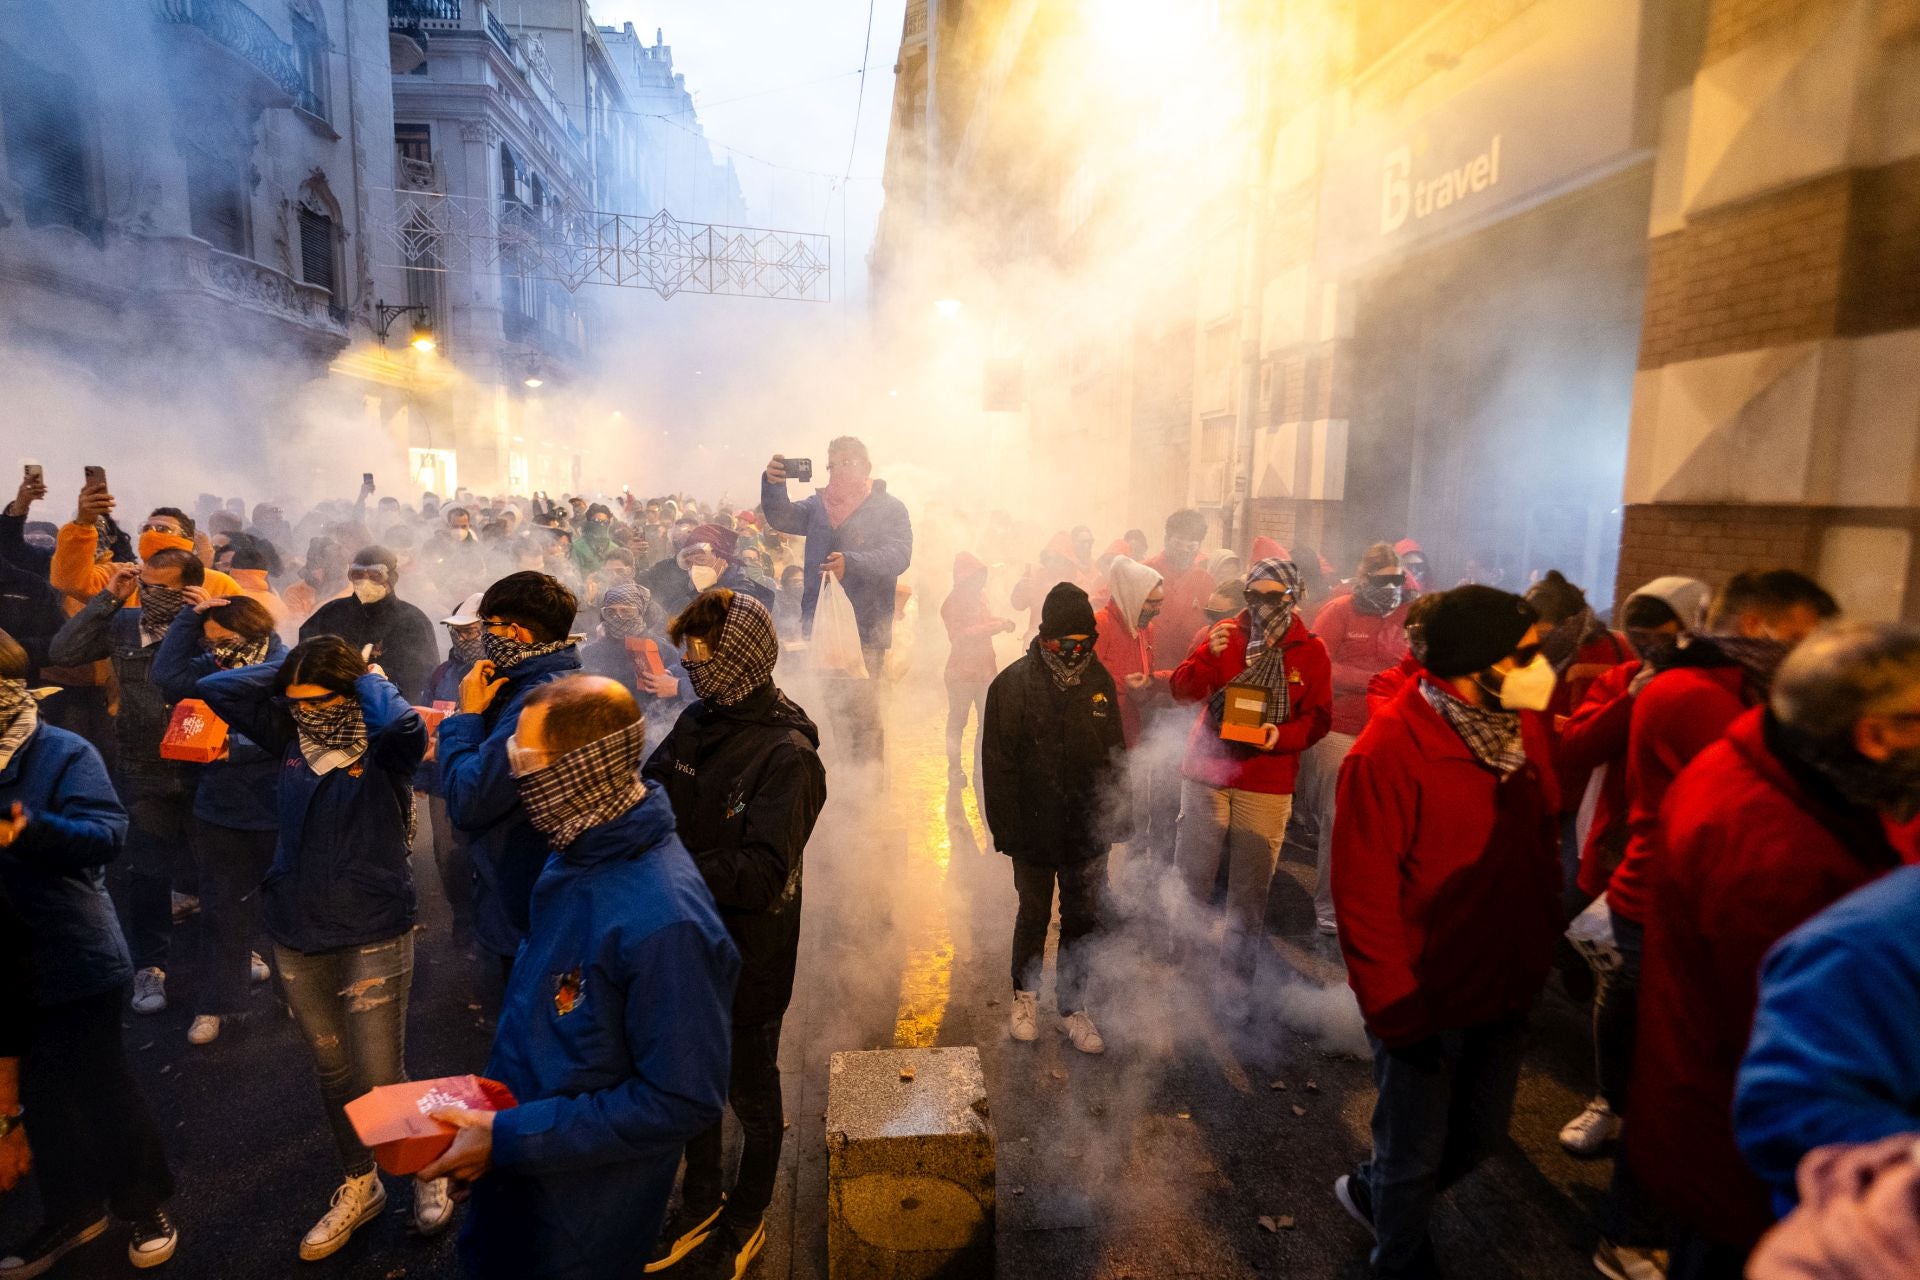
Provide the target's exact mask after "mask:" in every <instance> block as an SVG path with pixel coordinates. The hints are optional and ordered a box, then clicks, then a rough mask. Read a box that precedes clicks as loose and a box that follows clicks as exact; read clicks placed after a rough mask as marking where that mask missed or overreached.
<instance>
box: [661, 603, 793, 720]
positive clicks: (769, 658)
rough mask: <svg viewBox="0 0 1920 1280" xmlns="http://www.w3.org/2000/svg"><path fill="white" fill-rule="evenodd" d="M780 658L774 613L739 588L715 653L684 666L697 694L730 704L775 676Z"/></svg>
mask: <svg viewBox="0 0 1920 1280" xmlns="http://www.w3.org/2000/svg"><path fill="white" fill-rule="evenodd" d="M779 658H780V641H779V639H778V637H777V636H776V635H775V634H774V630H773V615H772V614H770V613H768V612H767V607H766V606H765V605H763V604H761V603H760V602H759V601H758V600H755V599H754V598H753V597H752V596H750V595H747V594H746V593H745V592H741V591H736V592H734V593H733V602H732V603H731V604H729V605H728V606H727V619H726V621H725V622H724V623H722V624H721V626H720V637H719V639H718V640H717V641H715V643H714V646H713V656H712V657H711V658H708V659H706V660H704V661H696V660H695V659H692V658H687V659H685V660H684V662H683V665H685V667H686V669H687V679H688V680H690V681H691V682H692V683H693V692H694V695H695V696H696V697H698V698H700V699H701V700H702V701H704V702H711V703H714V704H716V705H718V706H722V707H730V706H733V705H734V704H735V703H737V702H741V701H743V700H745V698H746V696H747V695H748V694H750V693H752V692H753V691H754V690H755V689H758V688H759V687H760V686H761V685H763V684H765V683H767V681H769V680H771V679H773V664H774V663H775V662H777V661H779Z"/></svg>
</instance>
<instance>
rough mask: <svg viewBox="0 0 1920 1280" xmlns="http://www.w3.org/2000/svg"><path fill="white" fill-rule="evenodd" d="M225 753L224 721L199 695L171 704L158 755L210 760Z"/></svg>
mask: <svg viewBox="0 0 1920 1280" xmlns="http://www.w3.org/2000/svg"><path fill="white" fill-rule="evenodd" d="M226 754H227V722H226V721H225V720H222V719H221V718H220V717H219V716H217V715H215V714H213V711H212V709H211V708H209V707H208V706H207V704H206V703H204V702H202V701H200V699H198V698H182V699H181V700H180V701H179V702H176V703H175V704H174V705H173V719H171V720H169V721H168V722H167V732H166V734H165V736H163V737H162V738H161V739H160V758H161V759H163V760H187V761H191V762H192V763H194V764H211V763H212V762H213V761H215V760H218V759H219V758H220V757H222V756H224V755H226Z"/></svg>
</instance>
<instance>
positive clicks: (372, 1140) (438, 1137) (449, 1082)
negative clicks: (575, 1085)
mask: <svg viewBox="0 0 1920 1280" xmlns="http://www.w3.org/2000/svg"><path fill="white" fill-rule="evenodd" d="M515 1105H517V1100H516V1099H515V1098H514V1096H513V1092H512V1091H511V1090H510V1089H508V1088H507V1086H505V1085H503V1084H501V1083H500V1082H499V1081H498V1080H488V1079H486V1078H485V1077H483V1076H441V1077H440V1078H439V1079H437V1080H409V1081H407V1082H406V1083H404V1084H383V1085H380V1086H379V1087H377V1088H374V1089H369V1090H368V1091H367V1092H366V1093H363V1094H361V1095H360V1096H359V1097H357V1098H355V1099H354V1100H353V1101H352V1102H349V1103H348V1104H347V1119H348V1120H350V1121H352V1122H353V1131H354V1132H355V1133H357V1134H359V1135H360V1141H362V1142H364V1143H366V1144H367V1146H368V1147H369V1148H371V1149H372V1151H373V1158H374V1161H375V1162H376V1163H377V1164H378V1165H379V1166H380V1167H381V1168H382V1169H385V1170H386V1171H387V1172H388V1173H391V1174H394V1175H395V1176H401V1175H405V1174H411V1173H418V1172H420V1170H422V1169H424V1168H426V1167H427V1166H428V1165H430V1164H432V1163H433V1162H434V1161H435V1160H438V1159H439V1158H440V1156H441V1154H442V1153H443V1152H445V1151H446V1149H447V1148H448V1147H450V1146H452V1145H453V1133H454V1129H453V1126H452V1125H450V1124H442V1123H441V1122H440V1121H438V1120H435V1119H433V1113H434V1112H436V1111H506V1110H509V1109H510V1108H512V1107H514V1106H515Z"/></svg>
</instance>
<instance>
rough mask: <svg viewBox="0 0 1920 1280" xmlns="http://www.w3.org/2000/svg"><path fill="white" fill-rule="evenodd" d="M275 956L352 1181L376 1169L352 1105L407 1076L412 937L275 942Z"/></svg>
mask: <svg viewBox="0 0 1920 1280" xmlns="http://www.w3.org/2000/svg"><path fill="white" fill-rule="evenodd" d="M273 956H274V964H273V967H274V971H275V972H276V973H277V974H279V976H280V990H281V991H282V992H283V993H284V994H285V996H286V999H287V1006H288V1007H289V1008H291V1009H292V1010H293V1018H294V1021H295V1022H297V1023H299V1024H300V1034H301V1035H303V1036H305V1037H306V1038H307V1045H308V1047H309V1048H311V1049H312V1050H313V1066H314V1070H315V1072H316V1073H317V1074H318V1075H319V1077H320V1096H321V1098H322V1100H323V1101H325V1103H326V1107H327V1123H328V1124H329V1125H330V1126H332V1128H333V1143H334V1146H335V1147H337V1148H338V1149H339V1152H340V1164H341V1167H342V1168H343V1169H344V1170H345V1172H346V1175H347V1176H348V1177H350V1178H352V1177H359V1176H360V1175H361V1174H364V1173H370V1172H372V1170H373V1156H372V1155H371V1154H370V1153H369V1152H368V1151H367V1149H366V1147H365V1146H363V1145H362V1144H361V1142H360V1137H359V1135H358V1134H356V1133H354V1131H353V1122H352V1121H350V1120H348V1119H347V1104H348V1103H349V1102H351V1101H353V1100H354V1099H355V1098H357V1097H359V1096H360V1095H361V1094H363V1093H365V1092H366V1091H367V1090H369V1089H371V1088H373V1087H374V1086H375V1085H382V1084H398V1083H399V1082H400V1081H402V1080H405V1079H406V1078H407V991H408V988H410V987H411V986H412V985H413V934H412V933H411V932H408V933H403V934H401V935H400V936H399V937H397V938H388V939H387V940H386V941H384V942H370V943H367V944H366V945H365V946H359V947H340V948H337V949H335V950H332V951H294V950H291V949H289V948H287V947H283V946H280V945H279V944H277V943H276V944H275V945H274V948H273Z"/></svg>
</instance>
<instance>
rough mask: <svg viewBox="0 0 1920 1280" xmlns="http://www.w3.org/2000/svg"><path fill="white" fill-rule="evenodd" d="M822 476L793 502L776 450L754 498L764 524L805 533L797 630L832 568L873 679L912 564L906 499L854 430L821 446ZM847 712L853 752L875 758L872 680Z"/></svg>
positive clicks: (878, 735)
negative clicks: (883, 476) (878, 476)
mask: <svg viewBox="0 0 1920 1280" xmlns="http://www.w3.org/2000/svg"><path fill="white" fill-rule="evenodd" d="M827 476H828V480H827V484H826V485H825V487H823V488H819V489H816V490H815V491H814V494H813V496H812V497H810V498H802V499H801V500H800V501H799V502H794V501H793V500H791V499H790V498H788V497H787V479H788V474H787V460H786V458H785V457H784V456H782V455H781V454H777V453H776V454H774V455H773V458H772V460H771V461H770V462H768V463H767V470H766V474H765V475H764V476H763V477H762V478H761V482H760V505H761V508H762V510H764V511H765V512H766V513H767V523H768V525H770V526H772V527H773V528H774V529H776V530H778V531H779V532H781V533H791V534H798V535H799V536H801V537H803V538H805V539H806V540H807V558H806V593H805V594H804V595H803V596H802V597H801V600H800V625H801V628H802V630H803V631H804V632H805V633H806V634H807V635H809V636H810V635H812V634H813V612H814V609H815V608H816V607H817V606H818V604H819V602H820V583H821V578H822V577H823V576H824V575H826V574H832V575H833V576H834V577H835V578H836V579H838V580H839V582H840V585H841V586H842V587H844V588H845V589H846V593H847V599H848V600H849V601H851V602H852V604H853V616H854V619H855V621H856V622H858V623H859V626H860V647H861V649H863V650H864V651H865V654H866V660H867V678H868V680H869V681H870V682H872V681H877V680H879V679H880V675H881V672H882V670H883V669H884V668H885V665H886V657H887V650H888V649H890V648H892V647H893V604H894V588H895V586H896V585H897V584H898V582H899V580H900V575H901V574H903V573H905V572H906V571H907V568H908V566H909V565H911V564H912V563H913V523H912V521H911V520H910V519H908V516H907V508H906V504H905V503H903V502H901V501H900V499H898V498H896V497H894V496H893V495H892V494H890V493H888V492H887V482H886V481H884V480H875V479H874V478H873V460H872V459H871V458H870V457H869V456H868V455H867V446H866V445H864V444H862V443H861V442H860V441H859V440H857V439H855V438H854V437H852V436H841V437H839V438H838V439H836V440H834V441H832V442H831V443H830V444H828V445H827ZM848 712H849V714H848V716H847V719H848V721H849V724H848V729H849V734H848V736H849V738H850V739H851V740H852V741H851V743H850V746H851V747H852V750H853V754H854V755H855V757H856V758H860V759H866V760H873V761H878V760H879V759H880V757H881V754H882V751H883V750H884V748H885V745H886V740H885V736H884V733H883V731H882V729H881V726H880V709H879V700H878V698H877V697H876V696H875V695H874V689H873V686H872V684H871V683H869V685H868V687H867V689H866V690H865V691H864V696H862V697H861V698H860V699H859V700H858V702H857V704H856V705H854V706H852V707H850V708H849V709H848Z"/></svg>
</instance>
